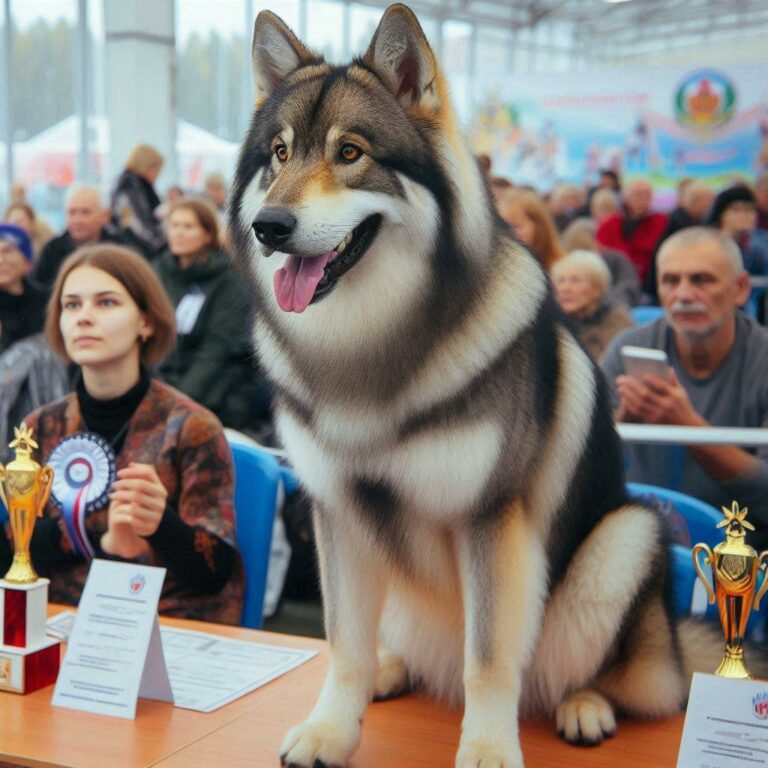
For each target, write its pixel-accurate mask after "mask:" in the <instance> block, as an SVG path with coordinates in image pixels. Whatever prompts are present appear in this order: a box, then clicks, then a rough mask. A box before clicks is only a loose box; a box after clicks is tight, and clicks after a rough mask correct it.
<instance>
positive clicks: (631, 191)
mask: <svg viewBox="0 0 768 768" xmlns="http://www.w3.org/2000/svg"><path fill="white" fill-rule="evenodd" d="M652 198H653V188H652V187H651V185H650V182H648V181H646V180H645V179H635V180H634V181H633V182H631V183H630V184H629V185H628V186H627V188H626V192H625V193H624V213H617V214H615V215H614V216H611V217H610V218H609V219H606V220H605V221H604V222H603V223H602V224H601V225H600V227H599V228H598V230H597V242H598V243H600V245H601V246H603V248H615V249H616V250H619V251H623V252H624V253H626V254H627V256H628V257H629V259H630V261H631V262H632V264H633V265H634V267H635V269H636V270H637V275H638V277H639V278H640V283H641V284H642V283H643V280H644V279H645V273H646V272H647V271H648V266H649V264H650V262H651V258H652V257H653V253H654V251H655V250H656V246H657V245H658V243H659V239H660V238H661V235H662V232H664V228H665V227H666V226H667V217H666V216H665V215H664V214H663V213H657V212H655V211H653V210H651V202H652Z"/></svg>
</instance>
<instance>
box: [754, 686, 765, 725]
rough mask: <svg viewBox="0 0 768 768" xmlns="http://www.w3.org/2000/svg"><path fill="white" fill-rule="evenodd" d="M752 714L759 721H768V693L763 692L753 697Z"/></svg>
mask: <svg viewBox="0 0 768 768" xmlns="http://www.w3.org/2000/svg"><path fill="white" fill-rule="evenodd" d="M752 712H753V713H754V715H755V717H756V718H757V719H758V720H766V719H768V691H761V692H760V693H757V694H755V695H754V696H753V697H752Z"/></svg>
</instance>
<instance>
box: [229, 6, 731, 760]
mask: <svg viewBox="0 0 768 768" xmlns="http://www.w3.org/2000/svg"><path fill="white" fill-rule="evenodd" d="M253 71H254V77H255V81H256V88H257V106H256V111H255V114H254V117H253V121H252V124H251V128H250V131H249V133H248V137H247V139H246V142H245V144H244V146H243V149H242V152H241V156H240V161H239V167H238V171H237V176H236V181H235V187H234V191H233V200H232V205H231V234H232V237H233V242H234V245H235V248H236V251H237V254H238V258H239V260H240V265H241V268H242V271H243V273H244V274H245V275H247V279H248V280H249V281H250V283H251V285H252V289H253V292H254V294H255V301H256V303H257V317H256V321H255V342H256V346H257V349H258V352H259V355H260V359H261V362H262V364H263V366H264V369H265V371H266V373H267V375H268V377H269V379H270V381H271V383H272V385H273V386H274V390H275V393H276V413H277V423H278V428H279V432H280V434H281V436H282V439H283V441H284V444H285V446H286V448H287V450H288V452H289V454H290V457H291V459H292V461H293V464H294V466H295V468H296V470H297V472H298V474H299V477H300V478H301V480H302V482H303V484H304V487H305V488H306V489H307V491H308V492H309V494H311V497H312V499H313V503H314V510H315V527H316V533H317V541H318V548H319V553H320V564H321V576H322V588H323V597H324V603H325V616H326V627H327V635H328V639H329V642H330V656H331V659H330V671H329V674H328V678H327V680H326V683H325V686H324V688H323V691H322V693H321V695H320V698H319V700H318V702H317V704H316V706H315V708H314V710H313V711H312V714H311V715H310V716H309V718H308V719H307V721H306V722H304V723H303V724H301V725H299V726H297V727H296V728H294V729H293V730H292V731H291V732H290V733H289V734H288V735H287V736H286V739H285V742H284V744H283V754H282V760H283V762H284V764H287V765H290V766H305V767H307V766H342V765H345V764H346V762H347V760H348V759H349V757H350V756H351V755H352V753H353V752H354V751H355V749H356V747H357V745H358V743H359V740H360V732H361V723H362V719H363V713H364V712H365V709H366V706H367V705H368V703H369V701H370V700H371V698H372V697H374V696H378V697H386V696H390V695H395V694H397V693H399V692H401V691H403V690H405V689H406V688H407V687H408V686H409V685H412V684H414V683H418V684H419V685H421V686H423V687H424V688H426V689H427V690H429V691H431V692H432V693H434V694H435V695H437V696H440V697H442V698H444V699H447V700H449V701H452V702H456V703H460V702H463V703H464V707H465V715H464V721H463V726H462V737H461V743H460V748H459V753H458V756H457V760H456V765H457V766H459V768H470V766H471V768H476V766H482V767H483V768H488V767H489V766H495V767H498V768H500V767H501V766H504V767H505V768H508V767H510V766H522V764H523V758H522V754H521V750H520V743H519V738H518V726H517V716H518V712H519V711H522V712H525V713H547V714H551V715H554V716H556V718H557V725H558V730H559V732H560V733H561V734H562V735H563V736H564V737H565V738H566V739H568V740H569V741H571V742H574V743H579V742H581V743H597V742H600V741H601V740H602V739H603V738H604V737H606V736H609V735H611V734H613V732H614V730H615V728H616V723H615V719H614V711H615V710H616V709H618V710H620V711H622V712H625V713H630V714H634V715H637V716H640V717H655V716H661V715H665V714H669V713H672V712H677V711H679V709H680V708H681V706H682V704H683V702H684V700H685V697H686V691H687V686H688V678H687V674H688V673H687V669H686V663H685V662H686V658H685V655H686V654H685V652H684V650H683V649H682V648H681V644H680V642H679V633H678V629H677V627H676V626H675V622H674V617H673V610H672V605H671V597H670V595H671V589H670V588H669V582H670V571H669V564H668V559H667V555H666V544H665V536H664V532H663V528H662V524H661V522H660V520H659V519H658V518H657V517H656V516H655V515H654V514H653V513H651V512H650V511H648V510H647V509H645V508H643V507H641V506H638V505H635V504H632V503H630V502H629V501H628V500H627V498H626V495H625V490H624V484H623V477H622V462H621V458H620V445H619V441H618V437H617V435H616V432H615V430H614V428H613V425H612V421H611V415H610V413H609V406H608V398H607V396H606V392H605V388H604V384H603V381H602V380H601V377H600V374H599V372H598V371H597V369H596V368H595V367H594V365H593V364H592V363H591V362H590V361H589V359H588V358H587V355H586V354H585V353H584V352H583V350H582V349H581V348H580V347H579V346H578V344H577V343H576V342H575V341H574V340H573V338H572V337H571V336H570V335H569V334H568V333H567V332H566V330H565V329H564V328H563V327H562V326H561V324H560V323H559V322H558V319H557V314H556V310H555V307H554V305H553V301H552V297H551V294H550V291H549V288H548V281H547V278H546V276H545V275H544V273H543V271H542V269H541V268H540V266H539V264H538V262H537V261H536V259H535V258H534V257H533V256H531V254H530V253H529V252H528V251H527V250H526V249H525V248H524V247H522V246H521V245H520V244H519V243H518V242H517V241H516V240H515V239H514V238H513V237H512V236H511V234H510V233H509V231H508V230H507V229H506V228H505V227H504V226H503V224H502V223H501V222H500V221H498V220H497V219H496V217H495V215H494V213H493V206H492V204H491V201H490V199H489V195H488V192H487V189H486V186H485V183H484V181H483V178H482V175H481V173H480V171H479V170H478V168H477V166H476V164H475V161H474V159H473V157H472V155H471V153H470V152H469V150H468V149H467V147H466V146H465V144H464V141H463V139H462V137H461V135H460V133H459V131H458V129H457V125H456V121H455V118H454V115H453V113H452V110H451V106H450V103H449V99H448V94H447V89H446V85H445V81H444V79H443V77H442V75H441V73H440V71H439V68H438V66H437V63H436V61H435V57H434V55H433V53H432V51H431V49H430V47H429V45H428V43H427V41H426V38H425V37H424V34H423V32H422V30H421V28H420V26H419V24H418V22H417V20H416V18H415V16H414V15H413V14H412V13H411V11H410V10H408V9H407V8H406V7H404V6H402V5H396V6H392V7H391V8H389V9H388V10H387V12H386V13H385V14H384V17H383V19H382V21H381V23H380V25H379V27H378V29H377V31H376V34H375V36H374V38H373V41H372V42H371V45H370V48H369V49H368V52H367V53H366V54H365V56H364V57H363V58H362V59H359V60H356V61H355V62H353V63H352V64H351V65H350V66H346V67H335V66H331V65H329V64H326V63H325V62H324V61H323V60H322V59H321V58H320V57H318V56H316V55H315V54H313V53H312V52H310V51H309V50H308V49H307V48H305V47H304V45H302V43H301V42H300V41H299V40H298V39H297V38H296V37H295V36H294V35H293V33H292V32H291V31H290V30H289V29H288V28H287V27H286V26H285V24H283V22H282V21H281V20H280V19H278V18H277V17H276V16H274V15H273V14H271V13H267V12H264V13H261V14H260V15H259V17H258V19H257V20H256V26H255V30H254V41H253ZM348 144H351V145H352V146H353V150H352V151H350V150H348V149H345V147H346V146H347V145H348ZM275 212H277V213H275ZM286 214H290V216H289V218H288V219H286ZM275 215H277V219H276V220H274V221H273V220H270V216H272V217H273V218H274V216H275ZM377 215H378V216H380V220H379V223H378V227H376V226H375V225H372V227H371V229H370V231H372V232H373V239H372V242H371V243H370V245H369V247H368V248H367V250H365V252H364V253H363V254H362V257H360V256H359V254H358V255H357V256H355V254H356V253H358V252H357V251H355V248H354V247H353V246H352V245H350V246H349V248H350V249H351V252H352V255H353V258H352V264H351V266H348V267H347V268H346V271H345V272H343V274H338V273H334V272H333V270H334V267H333V264H332V263H331V261H329V262H328V265H329V269H330V270H331V274H332V275H335V276H334V280H333V281H331V282H332V283H333V284H332V285H330V286H326V288H328V290H326V289H325V288H323V286H322V285H321V286H319V287H318V288H317V291H318V293H317V294H311V289H310V294H311V295H312V303H310V304H309V305H308V306H305V303H306V296H308V295H310V294H306V295H305V299H304V300H295V299H291V298H290V291H291V290H295V291H297V292H300V290H301V289H299V288H298V287H295V286H294V284H293V283H291V282H290V280H289V289H290V290H289V291H288V293H289V298H288V299H282V301H283V303H287V304H288V307H287V308H288V310H290V309H294V310H295V311H283V310H282V309H280V308H279V306H278V302H277V301H276V295H275V291H273V288H272V284H273V280H274V279H275V277H274V274H273V273H275V270H276V269H278V268H279V267H280V266H281V262H283V261H284V260H286V264H289V263H293V264H294V266H295V267H296V269H298V265H299V264H300V263H301V264H304V265H305V266H306V265H308V264H311V263H312V262H311V260H312V259H316V258H320V255H321V254H325V256H323V257H322V258H323V259H326V258H328V254H329V253H331V254H332V257H331V258H333V257H334V256H335V254H336V252H337V251H339V250H340V249H339V248H338V247H337V246H338V245H339V244H340V243H342V241H344V240H345V236H346V235H347V234H348V233H349V232H350V231H352V230H353V229H354V228H356V227H358V225H360V224H361V222H366V221H367V222H369V223H370V222H371V221H375V217H376V216H377ZM371 217H374V219H371ZM275 221H277V224H276V223H275ZM286 221H289V223H288V224H286V223H285V222H286ZM254 222H256V225H257V227H256V228H257V230H258V227H259V226H262V225H264V226H267V225H268V227H272V229H271V230H269V231H267V230H265V229H264V226H262V228H261V229H260V230H258V231H259V237H260V239H261V240H262V242H264V243H266V244H265V245H264V246H262V245H259V243H258V242H257V240H256V238H255V237H254V234H253V232H252V231H251V227H252V225H254ZM265 222H266V224H265ZM278 224H279V226H278ZM356 231H358V232H359V231H360V230H356ZM275 233H277V234H275ZM273 235H274V237H275V238H278V235H279V238H278V239H280V243H279V244H278V243H277V240H274V241H272V240H270V238H272V237H273ZM354 242H355V241H354V240H353V243H354ZM278 245H279V247H278ZM273 250H277V251H279V253H273ZM358 250H360V249H358ZM286 254H289V256H287V257H286ZM339 258H340V257H339ZM291 259H293V262H291ZM299 259H302V260H303V261H301V262H299ZM308 260H309V261H308ZM314 263H315V264H316V263H317V262H314ZM323 263H325V262H323ZM278 282H279V280H278ZM296 285H298V283H296ZM276 290H277V289H276ZM296 295H298V293H297V294H296ZM320 299H322V300H320ZM291 301H294V302H295V304H294V305H291V303H290V302H291ZM379 643H380V648H381V649H383V650H379V653H378V656H377V645H378V644H379ZM710 647H711V655H710V658H709V659H708V661H707V663H708V664H710V665H711V666H710V667H709V668H710V669H713V668H714V666H715V665H716V663H717V661H718V657H719V655H720V653H721V651H722V646H721V645H718V643H714V644H710Z"/></svg>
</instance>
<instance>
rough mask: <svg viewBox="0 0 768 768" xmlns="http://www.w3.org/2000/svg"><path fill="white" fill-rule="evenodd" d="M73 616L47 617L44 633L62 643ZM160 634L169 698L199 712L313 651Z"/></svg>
mask: <svg viewBox="0 0 768 768" xmlns="http://www.w3.org/2000/svg"><path fill="white" fill-rule="evenodd" d="M74 618H75V614H74V613H72V612H71V611H66V612H64V613H59V614H57V615H56V616H53V617H51V618H50V619H48V624H47V628H48V632H49V633H50V634H52V635H56V636H57V637H60V638H61V639H62V640H64V641H65V642H66V641H67V639H68V637H69V633H70V632H71V631H72V626H73V624H74ZM160 638H161V640H162V643H163V656H164V657H165V663H166V667H167V669H168V677H169V678H170V681H171V688H172V690H173V700H174V701H173V703H174V704H175V705H176V706H177V707H183V708H185V709H194V710H197V711H198V712H213V710H214V709H218V708H219V707H222V706H224V705H225V704H228V703H229V702H230V701H234V700H235V699H237V698H239V697H240V696H244V695H245V694H246V693H250V692H251V691H253V690H255V689H256V688H259V687H261V686H262V685H265V684H266V683H268V682H270V681H271V680H274V679H275V678H277V677H280V675H283V674H285V673H286V672H288V671H290V670H291V669H294V668H295V667H298V666H299V665H300V664H303V663H304V662H305V661H308V660H309V659H311V658H312V657H313V656H316V655H317V651H306V650H301V649H298V648H281V647H279V646H273V645H262V644H260V643H251V642H247V641H244V640H230V639H228V638H225V637H218V636H217V635H211V634H208V633H206V632H192V631H189V630H183V629H172V628H171V627H160Z"/></svg>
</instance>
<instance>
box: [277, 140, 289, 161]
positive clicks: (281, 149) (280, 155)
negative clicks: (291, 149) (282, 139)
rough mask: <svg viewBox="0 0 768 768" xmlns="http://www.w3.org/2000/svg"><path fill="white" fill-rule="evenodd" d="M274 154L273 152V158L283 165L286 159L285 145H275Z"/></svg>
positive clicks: (286, 150) (286, 148) (286, 149)
mask: <svg viewBox="0 0 768 768" xmlns="http://www.w3.org/2000/svg"><path fill="white" fill-rule="evenodd" d="M274 152H275V157H276V158H277V159H278V160H279V161H280V162H281V163H284V162H285V161H286V160H287V159H288V147H286V146H285V144H277V145H275V149H274Z"/></svg>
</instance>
